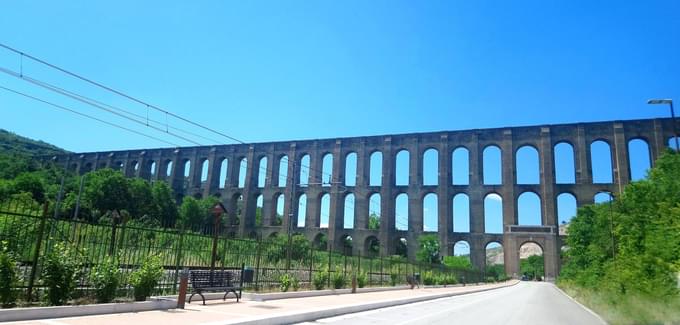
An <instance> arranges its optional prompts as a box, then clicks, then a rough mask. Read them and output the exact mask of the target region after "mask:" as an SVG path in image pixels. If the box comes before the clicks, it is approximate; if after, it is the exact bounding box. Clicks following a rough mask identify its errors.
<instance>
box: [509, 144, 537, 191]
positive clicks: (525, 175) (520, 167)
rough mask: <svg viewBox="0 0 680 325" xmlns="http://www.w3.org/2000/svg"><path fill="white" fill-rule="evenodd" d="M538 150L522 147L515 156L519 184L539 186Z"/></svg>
mask: <svg viewBox="0 0 680 325" xmlns="http://www.w3.org/2000/svg"><path fill="white" fill-rule="evenodd" d="M539 164H540V163H539V159H538V150H536V148H534V147H532V146H522V147H520V148H519V149H518V150H517V153H516V154H515V172H516V173H517V174H516V176H517V180H516V183H517V184H539V183H540V176H539V175H540V166H539Z"/></svg>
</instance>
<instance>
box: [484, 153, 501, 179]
mask: <svg viewBox="0 0 680 325" xmlns="http://www.w3.org/2000/svg"><path fill="white" fill-rule="evenodd" d="M502 161H503V160H502V151H501V148H500V147H498V146H497V145H488V146H486V147H485V148H484V150H483V151H482V176H483V177H482V179H483V183H484V185H501V184H502V183H503V171H502Z"/></svg>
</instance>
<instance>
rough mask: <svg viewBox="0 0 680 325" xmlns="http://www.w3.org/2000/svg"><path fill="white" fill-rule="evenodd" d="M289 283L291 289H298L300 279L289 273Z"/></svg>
mask: <svg viewBox="0 0 680 325" xmlns="http://www.w3.org/2000/svg"><path fill="white" fill-rule="evenodd" d="M290 285H291V287H293V291H298V290H300V280H299V279H298V278H297V277H296V276H294V275H291V279H290Z"/></svg>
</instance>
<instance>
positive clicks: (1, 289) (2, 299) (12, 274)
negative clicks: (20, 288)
mask: <svg viewBox="0 0 680 325" xmlns="http://www.w3.org/2000/svg"><path fill="white" fill-rule="evenodd" d="M18 281H19V277H18V276H17V262H16V260H15V259H14V256H13V255H12V253H10V252H9V250H8V249H7V245H6V242H2V246H0V304H2V307H12V306H14V303H15V302H16V300H17V290H15V288H16V286H17V282H18Z"/></svg>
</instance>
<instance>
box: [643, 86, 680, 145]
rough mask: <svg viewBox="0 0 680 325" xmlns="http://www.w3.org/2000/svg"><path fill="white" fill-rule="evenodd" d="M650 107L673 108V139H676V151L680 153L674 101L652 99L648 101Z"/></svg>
mask: <svg viewBox="0 0 680 325" xmlns="http://www.w3.org/2000/svg"><path fill="white" fill-rule="evenodd" d="M647 104H650V105H659V104H668V105H670V107H671V121H672V122H673V138H674V139H675V151H680V145H679V144H678V131H677V127H676V125H675V124H676V123H675V111H674V110H673V100H672V99H650V100H648V101H647Z"/></svg>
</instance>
